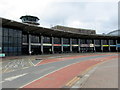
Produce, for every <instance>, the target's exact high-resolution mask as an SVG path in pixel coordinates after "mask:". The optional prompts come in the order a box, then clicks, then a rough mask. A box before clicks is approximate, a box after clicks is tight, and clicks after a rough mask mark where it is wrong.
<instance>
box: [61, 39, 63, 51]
mask: <svg viewBox="0 0 120 90" xmlns="http://www.w3.org/2000/svg"><path fill="white" fill-rule="evenodd" d="M61 52H62V53H63V38H61Z"/></svg>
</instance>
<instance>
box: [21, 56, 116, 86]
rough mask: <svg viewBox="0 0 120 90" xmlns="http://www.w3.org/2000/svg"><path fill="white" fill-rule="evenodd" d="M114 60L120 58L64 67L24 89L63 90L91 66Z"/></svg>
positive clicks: (106, 58) (107, 57) (109, 57)
mask: <svg viewBox="0 0 120 90" xmlns="http://www.w3.org/2000/svg"><path fill="white" fill-rule="evenodd" d="M97 55H98V54H97ZM97 55H96V56H97ZM100 55H101V54H100ZM104 55H105V54H104ZM109 55H110V54H109ZM88 56H89V55H88ZM90 56H91V55H90ZM93 56H94V55H93ZM80 57H83V56H75V57H66V59H74V58H80ZM113 58H118V56H106V57H100V58H95V59H89V60H87V61H82V62H79V63H75V64H72V65H70V66H67V67H64V68H62V69H60V70H58V71H55V72H53V73H51V74H48V75H46V76H44V77H43V78H41V79H38V80H36V81H33V82H31V83H30V84H27V85H26V86H24V87H23V88H61V87H63V86H64V85H65V84H66V83H67V82H69V81H70V80H71V79H73V78H74V77H75V76H77V75H80V74H81V73H82V72H84V71H85V70H86V69H88V68H90V67H91V66H93V65H96V64H98V63H101V62H104V61H106V60H112V59H113ZM50 60H51V59H50ZM52 60H53V59H52ZM53 61H56V60H53ZM57 61H58V60H57ZM47 63H48V62H47Z"/></svg>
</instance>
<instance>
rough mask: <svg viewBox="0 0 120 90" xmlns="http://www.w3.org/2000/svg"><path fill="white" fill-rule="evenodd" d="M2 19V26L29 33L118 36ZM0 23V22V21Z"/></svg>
mask: <svg viewBox="0 0 120 90" xmlns="http://www.w3.org/2000/svg"><path fill="white" fill-rule="evenodd" d="M1 19H2V26H3V27H12V28H17V29H21V30H22V31H23V32H27V33H31V34H37V35H45V36H54V37H65V38H89V39H93V38H106V39H107V38H111V39H116V38H118V37H119V36H114V37H113V36H110V35H101V34H91V35H88V34H80V33H76V32H70V31H63V30H58V29H51V28H44V27H40V26H36V25H31V24H27V23H22V22H17V21H13V20H9V19H5V18H1ZM0 24H1V22H0Z"/></svg>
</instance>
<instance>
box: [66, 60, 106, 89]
mask: <svg viewBox="0 0 120 90" xmlns="http://www.w3.org/2000/svg"><path fill="white" fill-rule="evenodd" d="M106 61H107V60H106ZM102 63H105V61H103V62H99V63H97V64H95V65H92V66H91V67H89V68H88V69H86V70H85V71H83V72H82V73H81V74H80V75H79V76H84V75H85V74H86V73H87V72H88V71H90V70H91V69H92V68H94V67H96V66H97V65H99V64H102ZM80 78H82V77H78V76H76V77H74V78H73V79H72V80H70V81H69V82H68V83H67V84H65V86H67V87H71V86H72V85H73V84H75V83H76V82H77V81H78V80H80Z"/></svg>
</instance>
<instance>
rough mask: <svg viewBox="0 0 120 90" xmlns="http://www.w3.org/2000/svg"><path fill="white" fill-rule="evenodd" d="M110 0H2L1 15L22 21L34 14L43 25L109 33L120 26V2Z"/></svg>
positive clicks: (0, 4) (0, 5)
mask: <svg viewBox="0 0 120 90" xmlns="http://www.w3.org/2000/svg"><path fill="white" fill-rule="evenodd" d="M88 1H89V2H88ZM106 1H107V2H106ZM106 1H105V0H104V2H96V1H92V2H90V0H85V1H84V2H83V1H82V0H77V1H73V0H69V1H68V0H67V1H66V2H65V1H57V2H56V1H55V0H19V1H18V0H1V3H0V17H4V18H7V19H12V20H16V21H19V22H21V20H20V19H19V18H20V16H22V15H33V16H37V17H39V18H40V21H39V22H40V24H41V25H40V26H43V27H48V28H49V27H51V26H55V25H64V26H69V27H76V28H86V29H94V30H96V31H97V33H108V32H110V31H113V30H116V29H118V2H117V1H112V0H110V1H108V0H106Z"/></svg>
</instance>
